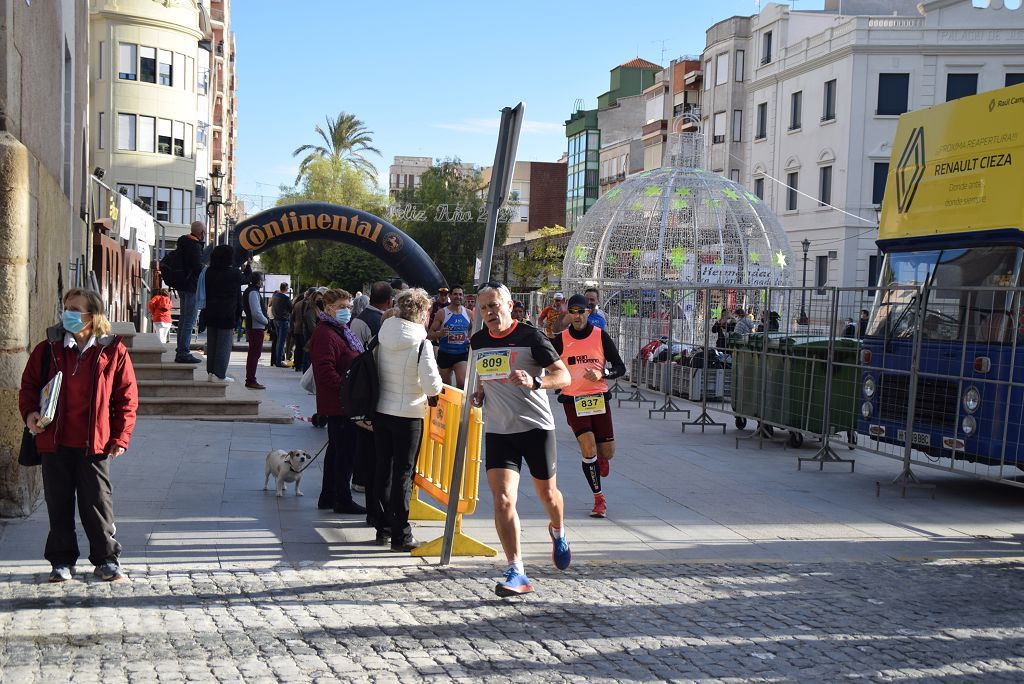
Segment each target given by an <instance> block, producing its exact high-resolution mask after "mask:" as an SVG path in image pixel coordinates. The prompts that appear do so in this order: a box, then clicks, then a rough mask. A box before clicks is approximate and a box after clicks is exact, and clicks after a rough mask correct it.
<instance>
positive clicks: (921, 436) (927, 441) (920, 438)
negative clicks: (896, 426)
mask: <svg viewBox="0 0 1024 684" xmlns="http://www.w3.org/2000/svg"><path fill="white" fill-rule="evenodd" d="M896 441H897V442H906V441H907V431H906V430H897V431H896ZM913 443H914V444H916V445H918V446H931V445H932V436H931V435H929V434H928V433H927V432H915V433H914V441H913Z"/></svg>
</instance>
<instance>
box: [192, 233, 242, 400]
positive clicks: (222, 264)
mask: <svg viewBox="0 0 1024 684" xmlns="http://www.w3.org/2000/svg"><path fill="white" fill-rule="evenodd" d="M233 256H234V250H233V249H232V248H231V247H230V246H228V245H217V246H216V247H214V248H213V252H211V253H210V267H209V268H208V269H206V309H205V311H206V314H205V316H204V317H205V319H206V374H207V378H208V379H209V381H210V382H234V378H231V377H228V362H229V361H230V359H231V348H232V346H233V343H232V337H233V333H234V330H235V327H236V326H237V325H238V321H239V320H240V319H241V317H242V286H243V285H245V284H246V283H248V282H250V278H251V277H252V271H251V269H250V268H249V262H248V261H246V262H245V265H244V270H240V269H239V268H238V267H237V266H235V265H234V263H233V261H232V259H233Z"/></svg>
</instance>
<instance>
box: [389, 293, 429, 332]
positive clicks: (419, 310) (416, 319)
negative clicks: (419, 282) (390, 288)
mask: <svg viewBox="0 0 1024 684" xmlns="http://www.w3.org/2000/svg"><path fill="white" fill-rule="evenodd" d="M429 311H430V296H429V295H428V294H427V291H426V290H424V289H422V288H419V287H414V288H412V289H411V290H402V291H401V292H399V293H398V296H397V297H395V312H396V314H397V315H398V317H399V318H404V319H405V320H407V321H412V322H413V323H422V322H423V319H424V318H425V317H426V315H427V313H428V312H429Z"/></svg>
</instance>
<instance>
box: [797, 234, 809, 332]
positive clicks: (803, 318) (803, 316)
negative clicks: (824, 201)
mask: <svg viewBox="0 0 1024 684" xmlns="http://www.w3.org/2000/svg"><path fill="white" fill-rule="evenodd" d="M800 246H801V247H803V248H804V280H803V285H802V287H801V289H800V325H808V324H809V323H810V319H809V318H808V316H807V308H806V305H805V303H804V298H805V297H806V296H807V250H809V249H810V248H811V241H810V240H808V239H807V238H804V239H803V240H801V241H800Z"/></svg>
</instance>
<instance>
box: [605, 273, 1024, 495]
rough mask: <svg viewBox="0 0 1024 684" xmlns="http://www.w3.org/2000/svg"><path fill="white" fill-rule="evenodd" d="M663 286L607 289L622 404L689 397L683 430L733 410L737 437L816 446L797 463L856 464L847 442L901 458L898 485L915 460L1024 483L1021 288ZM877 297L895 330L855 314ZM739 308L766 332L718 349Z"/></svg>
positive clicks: (910, 475) (661, 406)
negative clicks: (720, 328) (622, 375)
mask: <svg viewBox="0 0 1024 684" xmlns="http://www.w3.org/2000/svg"><path fill="white" fill-rule="evenodd" d="M663 285H664V286H663V287H655V286H654V285H646V286H644V287H643V288H617V289H616V288H604V289H603V290H602V293H601V295H602V301H603V303H604V310H605V313H606V315H607V317H608V332H609V334H610V335H612V337H613V339H614V341H615V342H616V345H617V346H618V348H619V351H620V353H621V355H622V358H623V360H624V361H625V363H626V367H627V376H626V379H625V380H624V383H625V382H628V390H622V389H621V388H617V389H619V391H620V393H619V394H617V398H618V399H619V402H618V403H619V405H620V406H624V405H625V406H630V405H632V406H636V407H643V406H644V405H645V404H646V405H647V407H648V417H649V418H653V417H654V416H656V415H657V416H659V417H666V416H667V415H668V414H670V413H677V412H678V413H683V412H687V413H688V409H686V408H683V406H688V407H691V408H693V404H692V403H688V402H693V403H696V404H697V409H696V410H695V411H694V412H695V413H696V414H697V415H696V417H693V418H690V417H689V416H688V415H687V420H684V421H682V428H683V430H684V431H685V430H686V429H687V428H688V427H700V428H701V430H702V431H703V430H706V429H707V428H708V427H712V426H713V427H721V428H722V430H723V432H724V431H725V429H726V422H725V420H726V419H727V418H729V417H731V418H732V421H731V422H732V424H733V425H734V426H735V427H736V428H737V429H738V430H740V431H741V432H742V433H743V434H742V435H741V436H739V437H738V438H737V447H738V446H739V445H741V444H744V443H754V444H757V445H758V446H760V445H762V444H763V442H764V441H765V440H772V439H785V440H786V444H787V446H788V447H789V448H793V449H800V448H801V447H804V446H806V445H810V444H814V445H816V446H817V449H816V451H815V452H814V453H813V455H810V454H808V455H806V456H798V461H797V465H798V467H802V466H803V465H805V464H815V463H816V464H817V465H818V466H819V468H823V467H824V465H825V464H827V463H844V464H849V465H850V467H851V470H852V469H853V467H854V461H853V459H852V458H850V456H851V455H852V453H853V450H854V449H859V450H861V451H868V452H872V453H876V454H879V455H882V456H886V457H888V458H893V459H896V460H899V461H901V464H902V468H901V472H900V474H899V475H898V476H897V477H896V478H895V480H894V481H893V482H894V484H896V485H898V486H900V487H902V488H904V490H905V488H906V487H908V486H915V484H917V483H918V480H917V478H916V476H915V474H914V472H913V469H914V468H915V467H917V466H922V467H928V468H935V469H939V470H943V471H946V472H952V473H957V474H960V475H966V476H971V477H976V478H980V479H985V480H992V481H998V482H1002V483H1005V484H1010V485H1015V486H1024V482H1018V481H1017V477H1018V475H1019V470H1020V467H1019V466H1018V464H1020V466H1024V415H1022V414H1024V363H1022V362H1018V360H1017V358H1016V348H1017V338H1018V336H1019V335H1020V334H1021V329H1020V325H1021V317H1022V313H1024V312H1022V303H1021V299H1022V297H1021V291H1019V290H1016V289H1013V288H969V287H962V288H948V287H942V288H940V287H932V288H930V289H928V288H907V287H904V288H896V287H893V288H888V289H886V290H879V289H877V288H835V287H825V288H817V287H810V288H799V287H749V286H744V287H738V286H737V287H730V286H726V285H719V286H707V287H700V288H684V287H680V286H679V284H678V283H665V284H663ZM876 299H877V301H878V302H879V307H878V309H879V311H880V312H881V313H885V312H886V311H888V310H889V309H891V311H892V312H893V313H892V318H893V319H895V318H896V317H898V316H900V315H902V316H903V318H902V320H899V321H896V320H890V324H891V325H895V326H896V327H897V328H898V329H897V330H895V331H890V332H888V333H886V332H885V330H884V329H883V328H884V326H883V328H879V330H877V331H873V330H871V329H870V328H866V327H865V326H866V325H867V324H868V321H865V323H864V324H862V322H861V312H862V311H867V312H873V311H874V309H875V308H876V307H875V306H874V303H875V301H876ZM738 307H739V308H743V309H744V312H747V311H753V312H754V318H755V320H754V321H752V323H753V324H754V325H755V326H757V325H761V326H763V329H762V330H756V329H755V331H754V332H753V333H750V334H742V335H737V334H735V333H733V334H732V335H726V340H725V344H724V345H720V344H717V342H719V340H717V339H716V338H717V335H715V334H713V333H712V332H711V329H712V326H713V323H714V319H716V318H718V317H719V316H720V314H721V311H722V310H723V309H726V308H728V309H730V310H733V309H735V308H738ZM886 307H888V309H887V308H886ZM772 312H774V314H773V313H772ZM901 312H904V313H902V314H901ZM872 316H873V317H874V318H878V317H879V316H878V315H877V314H875V313H872ZM870 323H871V324H872V325H874V320H872V321H870ZM908 323H910V324H909V325H908ZM723 347H724V348H723ZM652 348H653V349H654V351H653V353H652V351H651V350H652ZM1022 361H1024V359H1022ZM869 376H870V377H871V383H870V384H871V388H870V389H868V390H865V387H864V385H865V382H866V380H867V378H868V377H869ZM616 387H617V386H616ZM867 392H873V394H872V395H871V396H867ZM748 426H749V427H750V430H746V428H747V427H748ZM908 435H909V436H910V438H909V439H907V436H908Z"/></svg>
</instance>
